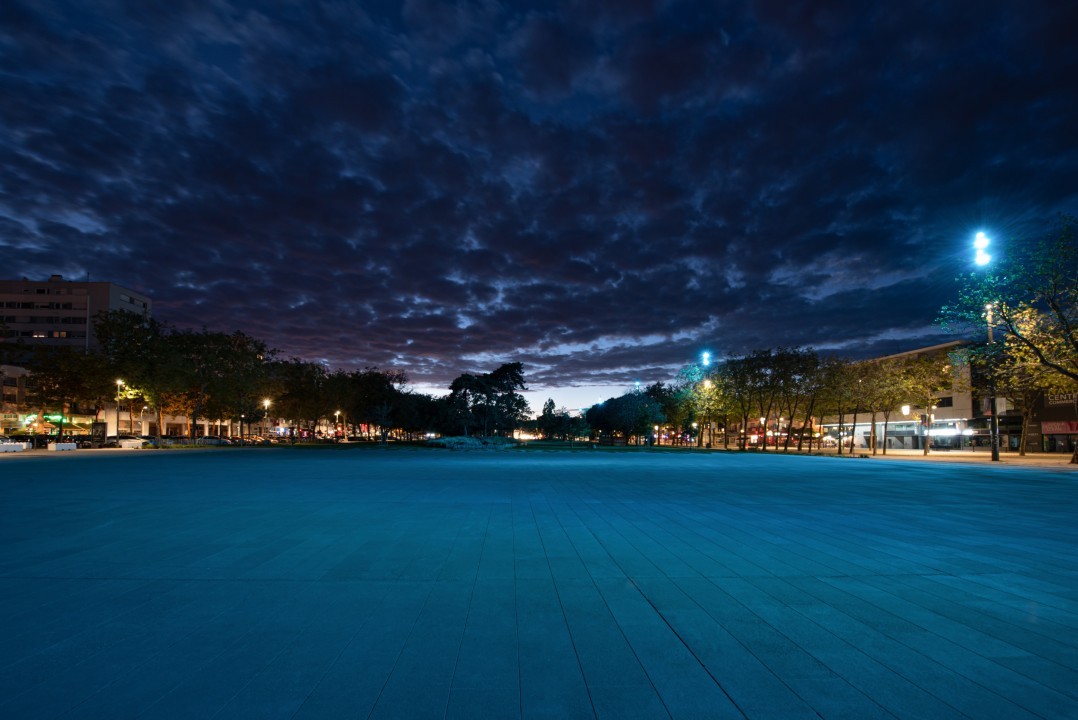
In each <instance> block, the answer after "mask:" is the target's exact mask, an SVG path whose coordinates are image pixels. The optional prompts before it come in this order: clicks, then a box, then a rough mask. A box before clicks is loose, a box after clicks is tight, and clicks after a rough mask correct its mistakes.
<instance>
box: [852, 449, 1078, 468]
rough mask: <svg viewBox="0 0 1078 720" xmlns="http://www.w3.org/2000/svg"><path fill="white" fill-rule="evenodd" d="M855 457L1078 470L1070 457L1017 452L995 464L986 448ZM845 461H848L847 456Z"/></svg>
mask: <svg viewBox="0 0 1078 720" xmlns="http://www.w3.org/2000/svg"><path fill="white" fill-rule="evenodd" d="M854 454H855V455H857V456H860V457H868V458H873V459H876V460H919V461H921V462H960V463H967V464H975V465H980V464H985V465H989V464H994V465H999V466H1011V467H1017V466H1022V467H1036V468H1059V469H1063V470H1066V469H1071V470H1078V465H1071V464H1070V461H1071V455H1070V453H1027V454H1025V455H1019V454H1018V453H1016V452H1001V453H1000V454H999V462H998V463H993V462H992V451H991V450H989V449H987V448H983V449H980V450H929V451H928V455H927V456H925V454H924V450H896V449H893V448H891V449H888V450H887V454H886V455H884V454H883V451H882V450H881V451H880V452H879V453H877V454H876V455H873V454H872V452H871V451H869V450H856V451H855V452H854ZM843 457H847V456H846V455H845V454H844V455H843Z"/></svg>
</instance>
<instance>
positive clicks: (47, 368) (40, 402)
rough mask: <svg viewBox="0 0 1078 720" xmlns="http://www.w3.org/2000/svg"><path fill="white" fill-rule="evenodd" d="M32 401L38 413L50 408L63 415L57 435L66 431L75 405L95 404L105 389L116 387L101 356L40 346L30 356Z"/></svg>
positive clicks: (54, 413) (42, 415) (56, 414)
mask: <svg viewBox="0 0 1078 720" xmlns="http://www.w3.org/2000/svg"><path fill="white" fill-rule="evenodd" d="M27 364H28V365H29V368H28V369H29V370H30V373H31V375H30V377H31V381H32V382H31V383H30V386H29V388H30V392H29V395H30V397H29V401H30V403H31V405H33V406H36V407H37V409H38V416H39V417H44V416H45V415H46V413H48V412H49V411H53V412H52V414H53V415H55V416H59V419H58V420H57V422H56V424H57V435H60V436H62V435H63V434H64V424H65V421H66V419H67V415H68V413H69V412H70V411H71V408H72V407H73V406H75V405H77V404H79V403H91V404H92V403H94V401H96V400H97V399H98V398H99V397H100V396H101V394H102V393H103V392H105V391H106V389H108V388H115V386H114V385H113V384H112V383H111V382H110V381H108V380H105V379H104V378H105V376H106V375H107V373H108V371H107V368H106V366H105V363H104V361H103V358H102V357H101V356H100V355H97V354H95V353H84V352H82V351H81V350H78V349H75V348H72V347H68V346H58V347H50V346H46V345H37V346H34V348H33V353H32V355H31V356H30V359H29V362H28V363H27Z"/></svg>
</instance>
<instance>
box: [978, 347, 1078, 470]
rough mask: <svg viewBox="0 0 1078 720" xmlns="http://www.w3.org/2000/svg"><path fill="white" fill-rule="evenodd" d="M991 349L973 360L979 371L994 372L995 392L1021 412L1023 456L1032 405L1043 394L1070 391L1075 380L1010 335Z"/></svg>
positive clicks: (1020, 447)
mask: <svg viewBox="0 0 1078 720" xmlns="http://www.w3.org/2000/svg"><path fill="white" fill-rule="evenodd" d="M986 349H987V348H986ZM991 350H993V351H994V352H990V353H975V354H974V355H973V362H974V363H975V364H978V365H980V366H981V369H982V372H992V373H994V377H995V383H996V392H997V393H999V394H1000V395H1001V396H1003V397H1006V398H1007V399H1008V400H1010V401H1011V404H1012V405H1013V406H1014V408H1015V409H1016V410H1018V412H1019V413H1020V414H1021V416H1022V431H1021V438H1020V439H1019V443H1018V454H1019V455H1025V454H1026V438H1027V437H1028V435H1029V424H1030V418H1031V416H1032V413H1033V408H1034V407H1035V406H1036V404H1037V403H1038V402H1039V401H1041V400H1042V399H1043V398H1044V396H1045V394H1046V393H1050V392H1058V393H1065V392H1073V391H1074V390H1075V389H1076V388H1078V383H1076V382H1074V381H1072V380H1071V379H1070V378H1068V377H1066V376H1065V375H1062V374H1061V373H1058V372H1055V371H1054V370H1052V369H1051V368H1049V367H1047V366H1045V365H1044V364H1043V363H1041V362H1039V361H1038V359H1037V358H1036V357H1035V356H1034V355H1033V353H1032V352H1031V351H1030V349H1029V347H1028V346H1026V345H1025V344H1023V343H1020V342H1017V341H1016V340H1015V339H1014V338H1013V337H1008V338H1007V339H1006V340H1005V342H1003V343H996V344H995V346H994V347H993V348H991ZM1072 461H1073V458H1072Z"/></svg>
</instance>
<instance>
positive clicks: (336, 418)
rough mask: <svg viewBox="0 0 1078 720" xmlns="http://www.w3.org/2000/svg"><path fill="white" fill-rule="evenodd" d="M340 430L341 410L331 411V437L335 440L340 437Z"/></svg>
mask: <svg viewBox="0 0 1078 720" xmlns="http://www.w3.org/2000/svg"><path fill="white" fill-rule="evenodd" d="M340 432H341V411H340V410H337V411H336V412H334V413H333V439H334V440H336V439H337V438H339V437H340Z"/></svg>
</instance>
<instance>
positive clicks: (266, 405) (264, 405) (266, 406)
mask: <svg viewBox="0 0 1078 720" xmlns="http://www.w3.org/2000/svg"><path fill="white" fill-rule="evenodd" d="M269 406H270V401H269V398H266V399H265V400H263V401H262V408H263V411H264V413H265V414H264V415H263V416H262V434H263V435H266V434H267V432H266V430H267V428H266V424H267V423H268V422H269Z"/></svg>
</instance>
